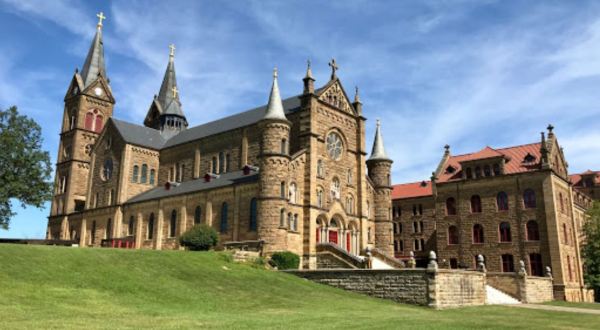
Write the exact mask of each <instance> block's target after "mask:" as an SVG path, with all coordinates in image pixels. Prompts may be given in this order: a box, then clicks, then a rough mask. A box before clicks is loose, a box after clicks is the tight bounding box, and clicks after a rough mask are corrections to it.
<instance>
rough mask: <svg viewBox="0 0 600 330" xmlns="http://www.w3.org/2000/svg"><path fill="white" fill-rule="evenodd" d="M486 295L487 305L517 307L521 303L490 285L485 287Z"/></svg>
mask: <svg viewBox="0 0 600 330" xmlns="http://www.w3.org/2000/svg"><path fill="white" fill-rule="evenodd" d="M485 293H486V296H487V299H486V304H488V305H515V304H520V303H521V302H520V301H518V300H517V299H515V298H513V297H511V296H509V295H508V294H506V293H504V292H502V291H500V290H498V289H496V288H494V287H492V286H489V285H486V286H485Z"/></svg>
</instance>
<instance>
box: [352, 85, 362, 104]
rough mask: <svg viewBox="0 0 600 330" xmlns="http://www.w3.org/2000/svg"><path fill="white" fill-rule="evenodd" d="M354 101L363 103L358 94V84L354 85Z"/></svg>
mask: <svg viewBox="0 0 600 330" xmlns="http://www.w3.org/2000/svg"><path fill="white" fill-rule="evenodd" d="M354 103H362V102H361V101H360V96H359V95H358V86H356V87H354Z"/></svg>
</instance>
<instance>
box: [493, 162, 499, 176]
mask: <svg viewBox="0 0 600 330" xmlns="http://www.w3.org/2000/svg"><path fill="white" fill-rule="evenodd" d="M493 168H494V175H500V165H498V164H494V166H493Z"/></svg>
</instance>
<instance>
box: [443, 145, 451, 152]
mask: <svg viewBox="0 0 600 330" xmlns="http://www.w3.org/2000/svg"><path fill="white" fill-rule="evenodd" d="M444 149H446V152H450V145H449V144H446V145H445V146H444Z"/></svg>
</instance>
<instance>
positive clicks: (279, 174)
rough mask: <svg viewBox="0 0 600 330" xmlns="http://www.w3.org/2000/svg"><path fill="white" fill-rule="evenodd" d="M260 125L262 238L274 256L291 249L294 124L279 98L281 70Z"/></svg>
mask: <svg viewBox="0 0 600 330" xmlns="http://www.w3.org/2000/svg"><path fill="white" fill-rule="evenodd" d="M258 125H259V129H260V130H261V134H262V140H261V150H260V157H259V162H260V163H259V166H260V179H259V201H260V203H259V206H258V218H259V219H260V222H259V225H258V238H259V239H262V240H264V241H265V242H268V243H267V245H266V246H265V247H264V249H263V251H264V252H265V253H267V254H270V253H272V252H274V251H281V250H286V248H287V246H286V242H287V222H286V217H285V214H287V210H286V207H287V203H288V183H289V182H288V177H289V175H288V165H289V161H290V156H289V147H288V145H289V136H290V128H291V122H290V121H289V120H287V118H286V117H285V112H284V109H283V104H282V102H281V96H280V95H279V85H278V83H277V69H275V70H274V71H273V85H272V87H271V94H270V96H269V103H268V105H267V108H266V111H265V114H264V116H263V118H262V120H261V121H260V122H259V124H258ZM282 214H283V215H284V216H283V221H281V220H282V219H281V215H282Z"/></svg>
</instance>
